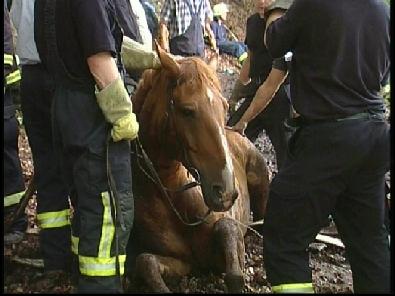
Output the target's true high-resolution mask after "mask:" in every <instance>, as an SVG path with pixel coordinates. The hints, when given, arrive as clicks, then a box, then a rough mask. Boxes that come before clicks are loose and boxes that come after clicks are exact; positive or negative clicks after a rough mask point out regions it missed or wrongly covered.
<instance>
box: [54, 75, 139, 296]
mask: <svg viewBox="0 0 395 296" xmlns="http://www.w3.org/2000/svg"><path fill="white" fill-rule="evenodd" d="M94 92H95V89H94V83H91V82H90V83H84V82H81V83H80V82H64V84H62V85H59V86H57V88H56V90H55V94H54V101H53V109H52V116H53V137H54V143H55V150H56V152H57V153H58V155H59V157H60V161H61V166H62V171H63V172H64V175H63V176H64V177H65V179H66V182H67V185H68V188H69V189H70V191H71V192H72V193H71V199H72V203H73V206H74V216H73V221H72V236H73V238H72V250H73V252H74V253H75V255H76V258H78V260H77V261H78V266H79V268H78V269H79V270H78V273H79V274H77V273H76V274H75V275H77V277H75V279H78V292H79V293H116V292H120V289H119V285H118V277H117V272H116V270H117V264H116V257H117V256H116V255H118V259H119V263H120V264H119V266H120V269H119V271H120V275H121V276H122V274H123V271H124V268H123V267H124V263H125V260H126V244H127V242H128V239H129V235H130V230H131V228H132V224H133V215H134V212H133V211H134V202H133V195H132V175H131V174H132V172H131V159H130V141H126V140H122V141H119V142H113V141H112V140H110V142H109V144H108V145H107V137H108V135H109V132H110V130H111V128H112V125H111V124H110V123H108V122H106V121H105V119H104V116H103V113H102V111H101V109H100V108H99V105H98V104H97V101H96V97H95V95H94ZM107 161H108V165H107ZM109 168H110V169H111V172H112V176H113V178H114V181H115V187H116V188H114V189H115V190H116V193H117V197H118V198H117V199H118V204H119V208H117V209H115V208H114V206H113V202H112V198H111V195H110V194H109V192H110V188H109V183H108V173H109V170H108V169H109ZM115 211H116V212H117V214H118V216H119V217H122V221H123V222H124V225H121V222H120V220H118V221H115V220H114V212H115ZM117 238H118V244H117V243H116V239H117ZM117 246H118V249H117Z"/></svg>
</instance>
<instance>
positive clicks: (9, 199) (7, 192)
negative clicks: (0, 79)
mask: <svg viewBox="0 0 395 296" xmlns="http://www.w3.org/2000/svg"><path fill="white" fill-rule="evenodd" d="M18 60H19V59H18V58H17V55H16V54H15V53H14V45H13V35H12V29H11V21H10V15H9V10H8V7H7V3H6V1H4V158H3V159H4V167H3V181H4V193H3V195H4V216H5V217H6V216H7V215H9V214H11V213H12V212H14V211H15V210H17V208H18V204H19V202H20V200H21V198H22V197H23V195H24V193H25V179H24V177H23V171H22V166H21V161H20V159H19V147H18V137H19V124H18V120H17V119H16V116H15V106H14V102H13V101H12V95H11V86H12V85H14V84H15V83H17V82H19V81H20V79H21V73H20V71H19V68H18ZM26 229H27V216H26V214H25V212H24V211H23V212H22V213H21V215H20V216H19V217H18V218H17V219H16V220H15V221H14V223H13V225H11V229H10V231H8V232H7V233H4V245H11V244H16V243H20V242H21V241H22V240H23V237H24V233H25V231H26Z"/></svg>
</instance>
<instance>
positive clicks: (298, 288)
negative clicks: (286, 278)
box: [272, 283, 314, 293]
mask: <svg viewBox="0 0 395 296" xmlns="http://www.w3.org/2000/svg"><path fill="white" fill-rule="evenodd" d="M272 290H273V293H314V288H313V284H312V283H300V284H284V285H278V286H274V287H272Z"/></svg>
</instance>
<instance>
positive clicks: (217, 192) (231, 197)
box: [206, 183, 239, 212]
mask: <svg viewBox="0 0 395 296" xmlns="http://www.w3.org/2000/svg"><path fill="white" fill-rule="evenodd" d="M238 196H239V192H238V190H237V188H236V187H235V186H233V188H232V189H228V188H226V186H225V184H219V183H213V184H211V190H210V199H209V200H210V201H207V200H206V203H207V204H208V206H209V208H210V209H211V210H213V211H214V212H226V211H228V210H229V209H230V208H231V207H232V206H233V204H234V202H235V200H236V199H237V197H238Z"/></svg>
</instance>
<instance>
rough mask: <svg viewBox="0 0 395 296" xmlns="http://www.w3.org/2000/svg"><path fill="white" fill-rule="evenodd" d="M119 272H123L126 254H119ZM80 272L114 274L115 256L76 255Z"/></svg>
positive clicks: (121, 273)
mask: <svg viewBox="0 0 395 296" xmlns="http://www.w3.org/2000/svg"><path fill="white" fill-rule="evenodd" d="M118 257H119V267H120V268H119V273H120V275H123V274H124V272H125V261H126V255H119V256H118ZM78 260H79V264H80V272H81V274H84V275H87V276H114V275H116V267H117V266H116V257H115V256H114V257H111V258H93V257H85V256H81V255H80V256H78Z"/></svg>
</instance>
